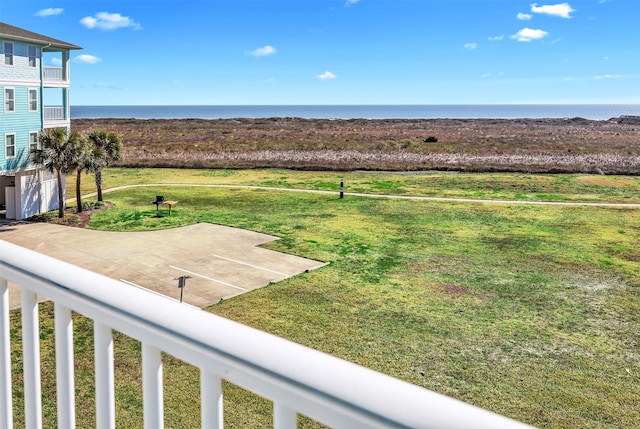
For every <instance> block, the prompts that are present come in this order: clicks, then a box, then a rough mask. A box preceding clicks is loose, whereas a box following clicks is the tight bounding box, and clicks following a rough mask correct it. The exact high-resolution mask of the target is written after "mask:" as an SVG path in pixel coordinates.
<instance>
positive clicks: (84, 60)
mask: <svg viewBox="0 0 640 429" xmlns="http://www.w3.org/2000/svg"><path fill="white" fill-rule="evenodd" d="M73 62H74V63H80V64H96V63H98V62H100V58H98V57H96V56H93V55H89V54H81V55H78V56H77V57H75V58H74V59H73Z"/></svg>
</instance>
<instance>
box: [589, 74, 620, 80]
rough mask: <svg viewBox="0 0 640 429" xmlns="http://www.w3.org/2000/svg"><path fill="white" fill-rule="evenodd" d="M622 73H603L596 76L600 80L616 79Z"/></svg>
mask: <svg viewBox="0 0 640 429" xmlns="http://www.w3.org/2000/svg"><path fill="white" fill-rule="evenodd" d="M619 77H620V75H614V74H603V75H602V76H596V77H595V78H596V79H598V80H600V79H616V78H619Z"/></svg>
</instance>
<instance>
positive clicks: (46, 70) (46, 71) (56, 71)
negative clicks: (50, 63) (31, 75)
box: [42, 67, 65, 81]
mask: <svg viewBox="0 0 640 429" xmlns="http://www.w3.org/2000/svg"><path fill="white" fill-rule="evenodd" d="M42 71H43V77H44V80H48V81H64V80H65V79H64V69H63V68H62V67H43V68H42Z"/></svg>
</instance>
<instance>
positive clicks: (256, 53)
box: [249, 45, 277, 57]
mask: <svg viewBox="0 0 640 429" xmlns="http://www.w3.org/2000/svg"><path fill="white" fill-rule="evenodd" d="M276 52H277V50H276V48H274V47H273V46H271V45H266V46H264V47H262V48H258V49H255V50H253V51H251V52H249V55H251V56H253V57H266V56H269V55H274V54H275V53H276Z"/></svg>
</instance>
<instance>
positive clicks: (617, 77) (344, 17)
mask: <svg viewBox="0 0 640 429" xmlns="http://www.w3.org/2000/svg"><path fill="white" fill-rule="evenodd" d="M0 21H3V22H6V23H8V24H11V25H16V26H18V27H22V28H25V29H28V30H31V31H35V32H38V33H42V34H45V35H48V36H51V37H55V38H58V39H61V40H64V41H66V42H69V43H74V44H76V45H79V46H82V47H83V49H82V50H81V51H74V52H73V53H72V60H73V63H72V69H71V73H72V93H71V94H72V103H73V104H75V105H120V104H149V105H153V104H219V105H225V104H502V103H507V104H510V103H560V104H563V103H640V1H638V0H577V1H576V0H572V1H568V2H557V1H549V2H545V1H544V0H539V1H538V2H537V3H532V2H531V1H519V0H494V1H484V0H474V1H471V0H469V1H464V0H280V1H271V0H254V1H251V0H232V1H225V0H208V1H206V0H199V1H197V0H171V1H169V0H154V1H152V0H147V1H143V0H110V1H100V0H91V1H88V0H47V1H39V0H2V2H1V3H0Z"/></svg>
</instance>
